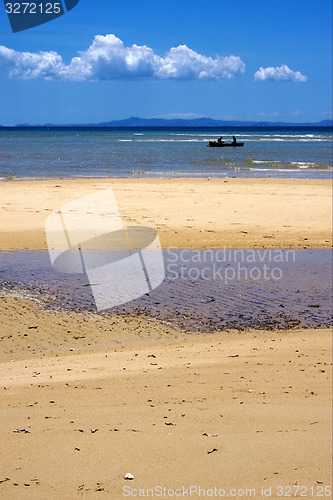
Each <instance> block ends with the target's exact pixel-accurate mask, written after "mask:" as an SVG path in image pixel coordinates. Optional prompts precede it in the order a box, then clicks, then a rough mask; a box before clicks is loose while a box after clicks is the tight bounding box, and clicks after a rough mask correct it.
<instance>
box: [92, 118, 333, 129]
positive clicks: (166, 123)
mask: <svg viewBox="0 0 333 500" xmlns="http://www.w3.org/2000/svg"><path fill="white" fill-rule="evenodd" d="M97 126H99V127H310V126H312V127H313V126H318V127H332V126H333V120H322V121H321V122H318V123H287V122H264V121H262V122H254V121H236V120H232V121H227V120H214V119H213V118H193V119H189V120H188V119H186V120H185V119H181V118H173V119H167V118H138V117H136V116H132V117H131V118H127V119H126V120H116V121H115V120H114V121H110V122H104V123H99V124H98V125H97Z"/></svg>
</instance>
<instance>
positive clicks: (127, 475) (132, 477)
mask: <svg viewBox="0 0 333 500" xmlns="http://www.w3.org/2000/svg"><path fill="white" fill-rule="evenodd" d="M124 479H129V480H130V479H134V476H133V474H131V473H130V472H128V473H127V474H125V476H124Z"/></svg>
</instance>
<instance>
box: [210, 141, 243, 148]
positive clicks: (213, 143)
mask: <svg viewBox="0 0 333 500" xmlns="http://www.w3.org/2000/svg"><path fill="white" fill-rule="evenodd" d="M236 146H244V142H217V141H209V143H208V144H207V148H235V147H236Z"/></svg>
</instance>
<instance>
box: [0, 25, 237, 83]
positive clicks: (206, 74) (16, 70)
mask: <svg viewBox="0 0 333 500" xmlns="http://www.w3.org/2000/svg"><path fill="white" fill-rule="evenodd" d="M1 66H2V67H7V68H8V70H9V76H10V77H12V78H22V79H29V78H41V79H44V80H63V81H85V80H118V79H142V78H149V79H155V80H172V79H174V80H221V79H223V78H233V77H235V76H236V75H237V74H239V73H244V71H245V64H244V63H243V61H242V60H241V59H240V58H239V57H238V56H229V57H221V56H216V57H215V59H214V58H212V57H207V56H203V55H201V54H198V53H197V52H194V51H193V50H191V49H189V48H188V47H187V46H186V45H179V46H178V47H172V48H171V49H170V50H169V52H167V54H166V55H165V56H164V57H161V56H158V55H156V54H155V53H154V51H153V49H151V48H149V47H147V46H146V45H142V46H138V45H136V44H134V45H133V46H132V47H125V46H124V44H123V42H122V41H121V40H120V39H119V38H117V37H116V36H115V35H106V36H101V35H97V36H95V38H94V40H93V42H92V44H91V45H90V47H89V48H88V50H86V51H80V52H79V55H78V56H77V57H74V58H73V59H72V60H71V62H70V64H69V65H66V64H64V62H63V60H62V57H61V55H59V54H58V53H57V52H38V53H31V52H17V51H15V50H12V49H8V48H6V47H3V46H0V67H1Z"/></svg>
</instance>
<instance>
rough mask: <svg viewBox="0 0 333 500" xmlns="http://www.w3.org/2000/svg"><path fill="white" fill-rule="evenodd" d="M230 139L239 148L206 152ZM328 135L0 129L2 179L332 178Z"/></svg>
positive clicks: (323, 130)
mask: <svg viewBox="0 0 333 500" xmlns="http://www.w3.org/2000/svg"><path fill="white" fill-rule="evenodd" d="M233 134H235V135H236V137H237V139H238V141H239V142H244V143H245V144H244V147H239V148H208V147H206V145H207V143H208V140H210V139H216V138H217V137H219V136H221V135H223V137H224V139H225V141H226V142H230V141H231V139H232V135H233ZM331 173H332V129H331V128H329V127H320V128H319V127H303V128H295V127H278V128H267V127H260V128H249V127H242V128H237V129H232V130H231V129H230V128H228V129H222V128H216V129H213V128H127V129H126V128H36V129H32V128H31V129H30V128H21V129H19V128H16V129H13V128H0V178H1V179H13V178H17V179H22V178H50V177H53V178H56V177H64V178H66V177H69V178H73V177H139V176H149V177H153V176H160V177H165V176H167V177H171V176H197V177H201V176H202V177H227V176H229V177H230V176H233V177H295V178H318V179H320V178H326V179H327V178H330V177H331Z"/></svg>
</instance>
